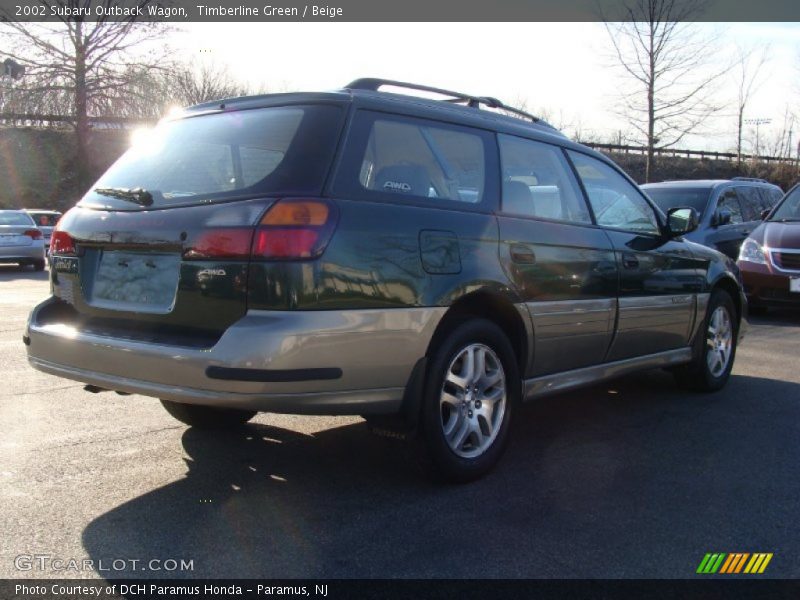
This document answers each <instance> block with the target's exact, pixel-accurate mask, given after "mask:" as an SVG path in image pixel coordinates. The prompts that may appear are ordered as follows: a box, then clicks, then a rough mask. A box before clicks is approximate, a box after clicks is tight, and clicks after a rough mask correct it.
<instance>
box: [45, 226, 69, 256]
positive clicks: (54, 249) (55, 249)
mask: <svg viewBox="0 0 800 600" xmlns="http://www.w3.org/2000/svg"><path fill="white" fill-rule="evenodd" d="M50 254H51V255H56V254H58V255H59V256H69V255H74V254H75V240H73V239H72V237H71V236H70V235H69V234H68V233H67V232H66V231H54V232H53V235H51V236H50Z"/></svg>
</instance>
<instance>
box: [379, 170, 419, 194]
mask: <svg viewBox="0 0 800 600" xmlns="http://www.w3.org/2000/svg"><path fill="white" fill-rule="evenodd" d="M430 188H431V178H430V176H429V175H428V170H427V169H426V168H425V167H423V166H421V165H390V166H388V167H383V168H382V169H381V170H380V171H378V174H377V175H376V176H375V185H374V189H376V190H380V191H382V192H395V193H399V194H410V195H413V196H425V197H427V196H428V194H429V193H430Z"/></svg>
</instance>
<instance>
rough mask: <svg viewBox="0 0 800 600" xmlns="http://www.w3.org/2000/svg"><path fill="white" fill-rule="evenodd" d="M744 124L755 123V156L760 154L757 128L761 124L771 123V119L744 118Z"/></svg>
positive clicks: (758, 128)
mask: <svg viewBox="0 0 800 600" xmlns="http://www.w3.org/2000/svg"><path fill="white" fill-rule="evenodd" d="M744 122H745V124H747V125H755V126H756V151H755V155H756V156H761V146H760V145H759V130H760V128H761V126H762V125H769V124H770V123H772V119H765V118H757V119H745V120H744Z"/></svg>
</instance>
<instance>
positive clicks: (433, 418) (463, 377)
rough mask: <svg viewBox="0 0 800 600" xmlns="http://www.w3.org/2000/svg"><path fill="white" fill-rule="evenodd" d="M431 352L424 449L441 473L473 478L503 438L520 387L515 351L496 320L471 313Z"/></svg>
mask: <svg viewBox="0 0 800 600" xmlns="http://www.w3.org/2000/svg"><path fill="white" fill-rule="evenodd" d="M431 358H432V360H431V362H430V367H429V370H428V376H427V381H426V385H425V397H424V400H423V406H422V436H423V442H424V445H425V449H426V451H427V455H428V457H429V458H430V459H431V462H432V465H433V467H434V468H435V470H436V471H437V473H438V474H440V475H441V476H443V477H444V478H445V479H448V480H450V481H456V482H466V481H471V480H474V479H477V478H479V477H481V476H483V475H485V474H486V473H487V472H488V471H490V470H491V469H492V467H494V465H495V464H496V463H497V461H498V460H499V459H500V456H501V455H502V454H503V451H504V450H505V447H506V445H507V442H508V429H509V423H510V419H511V409H512V406H513V404H514V403H515V402H516V401H517V400H518V397H519V389H520V380H519V373H518V370H517V363H516V357H515V355H514V351H513V349H512V347H511V344H510V342H509V341H508V338H507V337H506V336H505V334H504V333H503V331H502V330H501V329H500V328H499V327H497V325H495V324H494V323H492V322H491V321H487V320H484V319H475V320H472V321H467V322H465V323H462V324H461V325H458V326H457V327H455V329H453V330H452V331H451V332H450V334H449V335H447V337H446V338H444V339H443V340H442V342H441V343H440V344H439V346H438V347H437V348H436V349H435V350H434V352H433V356H432V357H431Z"/></svg>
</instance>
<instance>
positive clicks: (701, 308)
mask: <svg viewBox="0 0 800 600" xmlns="http://www.w3.org/2000/svg"><path fill="white" fill-rule="evenodd" d="M695 296H696V304H695V311H694V321H693V322H692V328H691V332H692V333H691V335H690V336H689V341H690V342H691V341H693V340H694V339H695V336H696V335H697V332H698V331H699V330H700V326H701V325H702V324H703V319H705V318H706V310H708V302H709V300H710V299H711V293H710V292H703V293H700V294H696V295H695Z"/></svg>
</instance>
